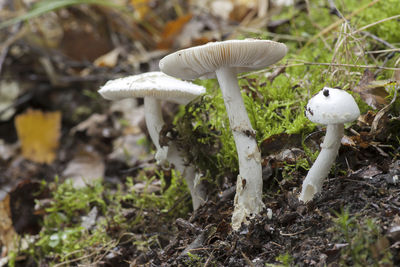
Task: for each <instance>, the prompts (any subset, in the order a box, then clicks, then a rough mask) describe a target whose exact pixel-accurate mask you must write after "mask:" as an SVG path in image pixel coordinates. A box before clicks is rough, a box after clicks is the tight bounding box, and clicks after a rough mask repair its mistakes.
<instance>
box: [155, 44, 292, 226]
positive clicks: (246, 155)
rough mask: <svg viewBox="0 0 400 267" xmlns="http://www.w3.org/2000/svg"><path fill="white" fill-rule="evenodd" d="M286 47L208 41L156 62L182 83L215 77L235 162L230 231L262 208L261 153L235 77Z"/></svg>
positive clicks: (258, 66) (277, 56)
mask: <svg viewBox="0 0 400 267" xmlns="http://www.w3.org/2000/svg"><path fill="white" fill-rule="evenodd" d="M286 52H287V47H286V46H285V45H284V44H282V43H278V42H273V41H269V40H254V39H247V40H230V41H223V42H212V43H208V44H205V45H201V46H197V47H192V48H188V49H184V50H180V51H177V52H175V53H172V54H170V55H168V56H166V57H164V58H163V59H161V61H160V69H161V71H163V72H164V73H166V74H168V75H171V76H174V77H178V78H181V79H185V80H192V79H197V78H215V77H217V79H218V82H219V84H220V87H221V91H222V96H223V98H224V102H225V107H226V111H227V113H228V117H229V124H230V127H231V129H232V132H233V137H234V139H235V143H236V149H237V153H238V159H239V175H238V179H237V182H236V195H235V200H234V205H235V206H234V211H233V215H232V228H233V229H234V230H237V229H239V227H240V226H241V223H242V222H245V223H246V222H247V219H246V217H253V216H254V215H256V214H258V213H259V212H260V211H261V210H262V209H263V208H264V203H263V202H262V175H261V154H260V150H259V149H258V146H257V141H256V139H255V131H254V129H253V127H252V126H251V123H250V120H249V117H248V116H247V112H246V108H245V106H244V102H243V99H242V95H241V92H240V88H239V85H238V81H237V77H236V74H237V73H240V72H246V71H252V70H258V69H262V68H265V67H267V66H269V65H272V64H274V63H275V62H277V61H279V60H280V59H281V58H282V57H284V56H285V54H286Z"/></svg>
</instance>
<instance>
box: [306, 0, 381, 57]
mask: <svg viewBox="0 0 400 267" xmlns="http://www.w3.org/2000/svg"><path fill="white" fill-rule="evenodd" d="M379 1H380V0H374V1H372V2H371V3H368V4H367V5H365V6H362V7H360V8H359V9H357V10H355V11H353V12H352V13H351V14H350V15H348V16H346V17H345V18H343V19H339V20H337V21H335V22H334V23H333V24H331V25H329V26H328V27H326V28H325V29H323V30H322V31H320V32H319V33H318V34H316V35H314V37H312V38H311V39H310V40H309V41H308V42H307V43H306V44H305V45H304V46H303V47H302V48H301V49H300V50H302V49H304V48H306V47H307V46H309V45H310V44H311V43H313V42H314V41H315V40H317V39H318V38H320V37H321V36H323V35H325V34H327V33H329V32H330V31H332V30H333V29H335V28H336V27H338V26H339V25H340V24H341V23H342V22H343V21H345V19H347V20H348V19H350V18H352V17H354V16H356V15H357V14H359V13H360V12H362V11H364V10H365V9H367V8H369V7H371V6H373V5H375V4H376V3H378V2H379Z"/></svg>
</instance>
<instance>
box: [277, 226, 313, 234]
mask: <svg viewBox="0 0 400 267" xmlns="http://www.w3.org/2000/svg"><path fill="white" fill-rule="evenodd" d="M311 228H312V226H310V227H308V228H306V229H304V230H301V231H299V232H296V233H287V234H286V233H283V232H282V231H279V234H280V235H282V236H295V235H298V234H301V233H304V232H306V231H308V230H309V229H311Z"/></svg>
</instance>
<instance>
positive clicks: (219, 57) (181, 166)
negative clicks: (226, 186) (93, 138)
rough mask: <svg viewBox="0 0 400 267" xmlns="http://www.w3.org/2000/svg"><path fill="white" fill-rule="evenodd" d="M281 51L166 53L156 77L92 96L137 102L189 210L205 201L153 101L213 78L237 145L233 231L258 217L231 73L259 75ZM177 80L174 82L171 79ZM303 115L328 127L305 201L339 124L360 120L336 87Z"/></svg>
mask: <svg viewBox="0 0 400 267" xmlns="http://www.w3.org/2000/svg"><path fill="white" fill-rule="evenodd" d="M286 52H287V47H286V45H284V44H282V43H278V42H274V41H269V40H255V39H246V40H230V41H222V42H211V43H208V44H205V45H201V46H197V47H191V48H187V49H183V50H180V51H177V52H175V53H172V54H170V55H167V56H166V57H164V58H163V59H161V61H160V64H159V66H160V70H161V71H162V72H149V73H144V74H139V75H135V76H129V77H126V78H121V79H116V80H112V81H108V82H107V83H106V84H105V85H104V86H103V87H102V88H101V89H100V90H99V93H100V94H101V95H102V96H103V97H104V98H106V99H109V100H120V99H124V98H130V97H143V98H144V108H145V119H146V125H147V129H148V131H149V134H150V137H151V139H152V141H153V143H154V145H155V147H156V149H157V152H156V155H155V159H156V161H157V163H158V164H168V163H169V164H171V166H174V167H175V169H176V170H177V171H179V172H180V173H181V175H182V177H184V178H185V180H186V182H187V184H188V187H189V190H190V193H191V196H192V202H193V209H194V210H196V209H197V208H198V207H199V206H201V205H202V204H203V203H204V202H205V201H206V198H207V192H206V190H205V187H204V185H202V183H201V181H200V179H199V174H198V173H196V169H195V167H194V166H192V165H190V164H189V165H188V164H186V163H185V161H184V159H183V157H182V155H181V153H180V151H179V150H178V148H177V146H176V145H175V144H174V143H173V141H171V142H170V143H169V144H168V146H161V145H160V142H159V134H160V130H161V129H162V127H163V125H164V121H163V119H162V112H161V105H160V101H161V100H164V101H172V102H174V103H178V104H183V105H185V104H187V103H189V102H190V101H191V100H193V99H194V98H196V97H197V96H199V95H201V94H204V93H205V91H206V90H205V88H204V87H202V86H199V85H195V84H192V83H190V82H187V81H182V80H179V79H183V80H194V79H198V78H202V79H204V78H205V79H207V78H215V77H216V78H217V79H218V82H219V85H220V88H221V91H222V96H223V99H224V102H225V107H226V111H227V114H228V117H229V123H230V128H231V130H232V133H233V137H234V140H235V144H236V149H237V153H238V160H239V175H238V177H237V182H236V195H235V198H234V211H233V214H232V228H233V229H234V230H238V229H239V228H240V226H241V224H242V223H248V218H252V217H254V216H255V215H256V214H259V213H260V212H261V211H262V210H263V208H264V203H263V201H262V187H263V185H262V184H263V181H262V169H261V154H260V150H259V148H258V145H257V140H256V138H255V136H256V135H255V131H254V129H253V128H252V126H251V123H250V120H249V117H248V115H247V112H246V108H245V106H244V102H243V98H242V96H241V92H240V88H239V85H238V81H237V77H236V75H237V74H238V73H241V72H249V71H254V70H259V69H263V68H265V67H267V66H270V65H272V64H274V63H276V62H277V61H279V60H280V59H282V58H283V57H284V56H285V55H286ZM177 78H179V79H177ZM305 112H306V115H307V117H308V118H309V119H310V120H311V121H313V122H316V123H322V124H326V125H327V133H326V137H325V139H324V142H323V143H322V144H321V148H322V150H321V153H320V155H319V157H318V158H317V160H316V162H315V164H314V165H313V166H312V168H311V169H310V171H309V173H308V175H307V177H306V178H305V180H304V183H303V187H302V192H301V194H300V197H299V199H300V200H302V201H304V202H307V201H310V200H311V199H312V198H313V196H314V195H315V194H317V193H319V192H320V191H321V188H322V183H323V180H324V179H325V177H326V176H327V175H328V173H329V170H330V167H331V165H332V164H333V162H334V160H335V158H336V155H337V153H338V150H339V146H340V140H341V138H342V136H343V129H344V126H343V123H346V122H351V121H354V120H355V119H356V118H357V117H358V116H359V114H360V111H359V109H358V106H357V104H356V103H355V101H354V99H353V97H352V96H351V95H350V94H348V93H347V92H345V91H343V90H339V89H332V88H324V89H323V90H322V91H320V92H319V93H318V94H317V95H315V96H314V97H312V98H311V99H310V101H309V103H308V105H307V106H306V111H305Z"/></svg>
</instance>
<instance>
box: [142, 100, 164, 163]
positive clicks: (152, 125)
mask: <svg viewBox="0 0 400 267" xmlns="http://www.w3.org/2000/svg"><path fill="white" fill-rule="evenodd" d="M144 112H145V119H146V126H147V130H148V131H149V134H150V138H151V141H153V144H154V145H155V146H156V149H157V152H156V155H155V159H156V161H157V164H164V163H165V161H166V159H167V154H168V147H167V146H164V147H161V146H160V131H161V129H162V127H163V125H164V120H163V118H162V113H161V102H160V100H158V99H156V98H153V97H145V98H144Z"/></svg>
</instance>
